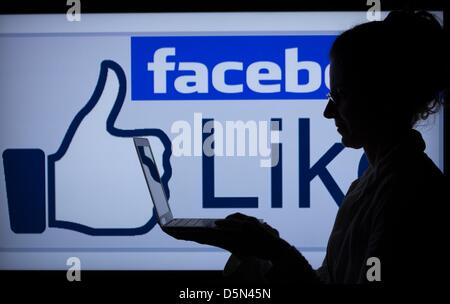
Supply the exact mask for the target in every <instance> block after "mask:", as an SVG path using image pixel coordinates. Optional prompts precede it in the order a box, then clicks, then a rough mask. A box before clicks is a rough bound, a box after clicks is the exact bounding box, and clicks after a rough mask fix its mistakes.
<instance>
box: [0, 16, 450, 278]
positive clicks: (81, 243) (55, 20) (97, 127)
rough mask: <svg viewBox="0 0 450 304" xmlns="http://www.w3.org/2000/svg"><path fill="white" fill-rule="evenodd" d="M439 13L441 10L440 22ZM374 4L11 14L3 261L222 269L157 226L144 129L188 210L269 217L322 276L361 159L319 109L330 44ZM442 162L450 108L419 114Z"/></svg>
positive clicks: (2, 130) (3, 90)
mask: <svg viewBox="0 0 450 304" xmlns="http://www.w3.org/2000/svg"><path fill="white" fill-rule="evenodd" d="M436 16H437V17H438V18H441V17H442V14H441V13H436ZM362 22H367V19H366V12H298V13H295V12H292V13H281V12H272V13H271V12H265V13H256V12H255V13H146V14H84V15H82V17H81V20H80V21H79V22H69V21H68V20H67V19H66V16H65V15H3V16H0V67H1V71H0V151H1V152H2V156H3V161H2V163H1V165H0V172H1V174H0V177H1V178H0V269H67V267H68V266H67V264H66V263H67V261H68V259H69V258H70V257H77V258H79V259H80V261H81V263H82V268H83V269H146V270H204V269H222V268H223V267H224V265H225V263H226V261H227V259H228V257H229V253H227V252H225V251H223V250H221V249H218V248H215V247H210V246H206V245H199V244H196V243H193V242H187V241H179V240H175V239H173V238H171V237H170V236H168V235H166V234H165V233H164V232H162V231H161V229H160V227H159V226H158V224H157V214H156V212H155V210H154V206H153V203H152V200H151V196H150V193H149V190H148V188H147V186H146V182H145V178H144V175H143V172H142V170H141V167H140V163H139V159H138V157H137V154H136V151H135V147H134V145H133V139H132V138H133V137H135V136H139V137H147V138H148V139H149V140H150V143H151V147H152V151H153V154H154V156H155V160H156V163H157V166H158V170H159V172H160V174H161V183H162V184H163V186H164V189H165V190H166V192H167V193H166V196H167V197H168V198H169V204H170V208H171V210H172V212H173V215H174V217H177V218H221V217H224V216H226V215H228V214H230V213H234V212H241V213H245V214H249V215H252V216H255V217H257V218H261V219H264V220H265V221H266V222H268V223H269V224H270V225H272V226H273V227H275V228H276V229H277V230H278V231H279V232H280V235H281V236H282V237H283V238H284V239H286V240H287V241H289V242H290V243H291V244H292V245H294V246H296V247H297V248H298V249H299V250H300V251H301V252H302V253H303V254H304V255H305V257H306V258H307V259H308V260H309V261H310V263H311V264H312V265H313V266H314V267H318V266H319V265H320V264H321V263H322V259H323V257H324V255H325V249H326V246H327V240H328V237H329V234H330V232H331V229H332V225H333V223H334V219H335V216H336V213H337V211H338V208H339V205H340V203H341V201H342V198H343V196H344V195H345V193H346V191H347V189H348V187H349V185H350V183H351V182H352V181H353V180H355V179H356V178H357V177H358V176H359V175H360V174H361V173H362V172H363V171H364V169H365V167H366V166H367V162H366V161H365V157H364V155H363V151H362V150H354V149H349V148H344V146H343V145H342V144H341V137H340V135H339V134H338V133H337V131H336V127H335V125H334V122H333V121H332V120H327V119H325V118H324V117H323V111H324V109H325V106H326V103H327V99H326V94H327V93H328V91H329V74H328V73H329V57H328V52H329V49H330V47H331V45H332V43H333V41H334V39H335V38H336V36H337V35H339V33H341V32H342V31H344V30H346V29H349V28H351V27H352V26H354V25H356V24H359V23H362ZM417 129H418V130H419V131H420V132H421V133H422V135H423V136H424V139H425V141H426V144H427V148H426V152H427V154H428V155H429V156H430V158H431V159H432V160H433V161H434V162H435V163H436V165H437V166H438V167H439V168H441V170H442V169H443V153H444V151H443V147H444V145H443V113H442V111H441V112H439V113H437V114H435V115H433V116H431V117H429V118H428V120H427V121H423V122H420V124H419V126H418V127H417Z"/></svg>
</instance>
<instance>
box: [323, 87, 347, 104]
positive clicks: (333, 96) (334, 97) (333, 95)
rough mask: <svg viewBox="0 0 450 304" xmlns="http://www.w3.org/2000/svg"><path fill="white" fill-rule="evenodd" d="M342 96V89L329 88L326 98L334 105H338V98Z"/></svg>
mask: <svg viewBox="0 0 450 304" xmlns="http://www.w3.org/2000/svg"><path fill="white" fill-rule="evenodd" d="M342 96H343V93H342V90H340V89H337V90H330V92H328V94H327V99H328V100H329V101H331V102H332V103H333V104H334V105H335V106H337V105H339V103H340V100H341V98H342Z"/></svg>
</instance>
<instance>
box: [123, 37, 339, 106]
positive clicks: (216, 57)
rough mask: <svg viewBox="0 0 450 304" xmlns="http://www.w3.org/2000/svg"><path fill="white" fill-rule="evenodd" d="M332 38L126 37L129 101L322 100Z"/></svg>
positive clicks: (327, 84) (327, 80)
mask: <svg viewBox="0 0 450 304" xmlns="http://www.w3.org/2000/svg"><path fill="white" fill-rule="evenodd" d="M335 38H336V36H333V35H296V36H294V35H292V36H196V37H190V36H183V37H142V36H139V37H131V75H132V99H133V100H199V99H200V100H224V99H247V100H248V99H324V98H325V96H326V93H327V92H328V90H329V77H328V69H329V59H328V51H329V49H330V47H331V45H332V43H333V41H334V39H335Z"/></svg>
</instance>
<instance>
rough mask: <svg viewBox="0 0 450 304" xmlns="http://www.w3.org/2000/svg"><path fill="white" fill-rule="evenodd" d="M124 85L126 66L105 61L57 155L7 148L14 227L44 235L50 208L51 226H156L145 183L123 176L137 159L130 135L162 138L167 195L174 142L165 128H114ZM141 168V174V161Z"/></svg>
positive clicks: (126, 229) (136, 229) (104, 231)
mask: <svg viewBox="0 0 450 304" xmlns="http://www.w3.org/2000/svg"><path fill="white" fill-rule="evenodd" d="M126 86H127V82H126V76H125V73H124V71H123V69H122V68H121V66H120V65H119V64H117V63H116V62H114V61H110V60H105V61H103V62H102V63H101V66H100V75H99V78H98V81H97V85H96V87H95V89H94V92H93V94H92V96H91V97H90V99H89V101H88V102H87V103H86V105H85V106H84V107H83V108H82V109H81V110H80V111H79V112H78V113H77V114H76V115H75V117H74V119H73V120H72V122H71V123H70V125H69V127H68V129H67V131H66V133H65V135H64V138H63V140H62V142H61V144H60V146H59V148H58V149H57V151H56V152H54V153H52V154H49V155H48V156H47V157H45V153H44V151H42V150H40V149H7V150H5V151H4V152H3V164H4V171H5V172H4V173H5V181H6V190H7V198H8V208H9V218H10V226H11V230H12V231H14V232H15V233H42V232H43V231H44V230H45V229H46V227H47V222H46V213H47V214H48V227H55V228H63V229H69V230H73V231H77V232H80V233H84V234H88V235H105V236H116V235H141V234H145V233H147V232H149V231H150V230H151V229H152V228H153V227H154V226H155V225H156V223H157V218H156V212H155V210H154V207H153V205H152V204H151V203H150V200H146V201H142V196H139V195H137V194H136V193H138V192H139V188H140V186H141V185H137V184H136V183H133V182H130V180H129V176H128V174H125V173H124V172H130V170H133V169H130V167H132V166H130V164H131V163H133V162H136V161H137V160H138V159H137V156H136V152H135V151H134V146H133V144H132V140H131V139H130V138H132V137H135V136H139V137H143V136H151V137H155V138H157V139H158V140H159V141H160V142H161V143H162V146H163V148H164V152H163V153H162V167H163V171H164V173H163V174H162V176H161V184H162V185H163V187H164V190H165V192H166V195H167V196H168V197H169V195H170V192H169V188H168V182H169V179H170V178H171V175H172V168H171V165H170V161H169V160H170V156H171V154H172V149H171V141H170V139H169V137H168V136H167V135H166V134H165V133H164V132H163V131H162V130H161V129H156V128H149V129H132V130H124V129H119V128H116V126H115V123H116V120H117V117H118V115H119V112H120V111H121V108H122V105H123V103H124V100H125V96H126V90H127V87H126ZM46 165H47V166H46ZM136 170H137V172H139V176H141V175H142V172H141V171H140V170H141V169H140V168H139V166H136ZM46 171H47V177H46ZM142 181H143V180H142ZM46 187H47V193H48V197H47V203H48V208H46ZM46 210H47V212H46Z"/></svg>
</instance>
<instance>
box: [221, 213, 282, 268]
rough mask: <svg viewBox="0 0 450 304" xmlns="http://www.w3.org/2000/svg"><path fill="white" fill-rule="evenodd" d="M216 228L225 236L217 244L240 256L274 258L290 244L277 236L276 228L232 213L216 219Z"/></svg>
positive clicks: (252, 218)
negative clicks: (224, 217)
mask: <svg viewBox="0 0 450 304" xmlns="http://www.w3.org/2000/svg"><path fill="white" fill-rule="evenodd" d="M216 225H217V227H218V229H219V230H220V231H221V232H223V235H224V236H225V237H224V238H223V242H222V243H220V242H219V243H220V244H218V245H217V246H219V247H221V248H223V249H225V250H228V251H230V252H231V253H233V254H235V255H237V256H240V257H248V256H253V257H258V258H262V259H267V260H273V259H276V258H277V257H278V256H279V255H280V254H281V253H282V252H283V250H284V249H286V248H289V247H290V245H289V244H288V243H287V242H286V241H284V240H283V239H281V238H280V237H279V233H278V231H277V230H275V229H274V228H272V227H271V226H269V225H268V224H266V223H262V222H260V221H259V220H258V219H256V218H254V217H251V216H247V215H244V214H241V213H234V214H231V215H229V216H227V217H226V219H223V220H217V221H216Z"/></svg>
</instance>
